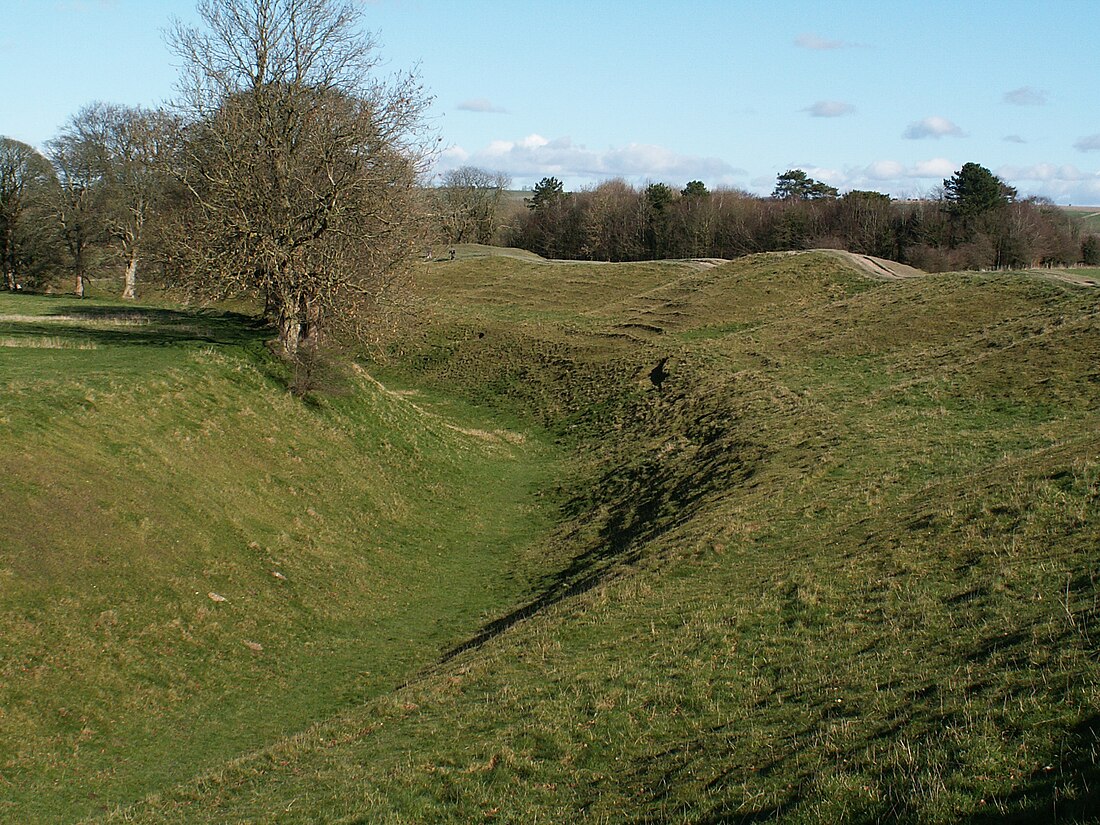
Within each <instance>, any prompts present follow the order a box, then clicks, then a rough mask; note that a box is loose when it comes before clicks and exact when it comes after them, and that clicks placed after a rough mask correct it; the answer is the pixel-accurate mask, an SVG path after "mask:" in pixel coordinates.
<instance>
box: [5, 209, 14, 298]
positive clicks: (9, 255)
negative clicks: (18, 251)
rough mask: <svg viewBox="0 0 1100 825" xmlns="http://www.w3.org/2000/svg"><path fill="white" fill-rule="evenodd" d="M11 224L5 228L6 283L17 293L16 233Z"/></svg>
mask: <svg viewBox="0 0 1100 825" xmlns="http://www.w3.org/2000/svg"><path fill="white" fill-rule="evenodd" d="M10 224H11V222H10V221H9V222H8V226H6V227H4V281H5V283H7V285H8V289H9V290H10V291H12V292H15V233H14V232H12V229H11V225H10Z"/></svg>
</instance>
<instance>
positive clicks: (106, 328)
mask: <svg viewBox="0 0 1100 825" xmlns="http://www.w3.org/2000/svg"><path fill="white" fill-rule="evenodd" d="M40 317H41V320H37V319H33V320H32V319H31V318H29V317H28V318H20V320H17V321H0V333H4V334H8V335H17V336H20V337H24V336H25V337H27V338H34V337H42V338H72V339H74V340H79V341H81V342H87V343H91V344H96V345H101V346H170V345H177V344H189V343H201V344H216V345H221V346H245V345H249V344H255V343H258V342H261V341H263V340H264V339H265V338H267V337H268V336H269V335H270V328H269V327H268V326H267V325H266V324H265V323H264V322H263V320H262V319H260V318H257V317H254V316H250V315H244V314H241V313H237V312H224V311H218V310H210V309H194V310H176V309H161V308H156V307H140V306H134V307H129V306H103V305H88V304H81V303H71V302H70V303H59V304H58V305H57V306H56V307H54V308H53V310H52V311H51V312H49V313H46V314H44V315H42V316H40ZM51 319H54V320H51Z"/></svg>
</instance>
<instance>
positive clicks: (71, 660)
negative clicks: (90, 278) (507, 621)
mask: <svg viewBox="0 0 1100 825" xmlns="http://www.w3.org/2000/svg"><path fill="white" fill-rule="evenodd" d="M265 334H266V333H265V332H264V331H263V330H261V329H258V328H256V327H255V325H254V324H253V323H252V322H251V321H250V320H249V319H247V318H244V317H240V316H233V315H227V314H211V313H197V312H184V311H173V310H164V309H155V308H149V307H133V306H119V305H113V304H109V303H104V302H75V301H72V300H70V299H62V298H45V297H34V296H7V295H5V296H0V511H2V512H3V517H2V519H0V522H2V524H3V530H2V535H0V639H2V640H3V643H2V645H0V788H2V790H0V821H3V822H22V823H29V822H71V821H75V820H77V819H79V818H80V817H81V816H82V815H89V814H93V813H95V812H102V811H103V810H106V809H108V808H109V807H113V806H114V805H117V804H120V803H125V802H130V801H132V800H134V799H137V798H140V797H142V796H145V795H147V794H149V793H152V792H155V791H158V790H161V789H163V788H164V787H168V786H171V785H174V784H176V783H178V782H182V781H184V780H186V779H188V778H189V777H191V776H193V775H195V774H196V773H200V772H202V771H205V770H210V769H213V768H215V767H217V766H219V765H222V764H224V763H225V762H226V761H227V760H229V759H232V758H235V757H237V756H239V755H241V754H242V753H245V752H248V751H252V750H255V749H256V748H259V747H263V746H265V745H267V744H269V743H271V742H272V741H275V740H277V739H279V738H282V737H284V736H287V735H289V734H293V733H295V732H296V731H298V730H300V729H302V728H303V727H305V726H307V725H309V724H310V723H312V722H313V721H315V720H316V719H318V718H325V717H327V716H329V715H331V714H333V713H335V712H337V711H339V710H340V709H342V708H344V707H347V706H349V705H352V704H355V703H358V702H361V701H363V700H364V699H368V698H370V697H373V696H376V695H378V694H380V693H385V692H388V691H390V690H392V689H393V688H394V687H395V686H396V685H400V684H401V683H402V682H403V681H405V680H406V679H408V678H409V677H410V676H412V675H413V674H415V673H416V672H417V670H418V669H419V668H420V667H422V666H423V665H424V664H426V663H429V662H431V661H433V660H435V659H436V658H437V657H438V656H439V654H440V651H441V650H445V649H447V648H448V647H450V646H452V645H454V644H456V643H458V642H460V641H461V640H463V639H465V638H466V637H468V636H469V635H470V634H471V633H473V632H476V629H477V627H478V626H479V624H480V623H481V621H482V620H483V616H484V615H485V614H487V613H490V612H493V611H496V610H499V609H500V608H501V605H502V604H503V605H508V604H511V603H512V602H514V601H515V600H516V599H517V598H519V597H520V596H521V595H523V594H524V593H526V592H527V582H528V579H529V578H530V576H531V574H532V571H533V570H535V569H536V568H535V567H534V562H535V561H536V560H534V559H532V558H530V557H527V556H525V555H524V552H523V550H524V548H525V547H526V545H527V543H528V542H529V541H530V539H531V538H532V537H533V536H534V535H537V534H538V533H539V532H540V531H542V530H543V529H544V527H545V526H546V524H547V517H546V515H545V513H544V510H545V507H544V506H543V505H542V504H541V503H540V500H539V499H538V498H537V495H536V494H537V491H538V490H539V489H540V488H542V487H544V486H545V479H546V477H547V476H548V474H549V473H550V472H551V470H552V468H553V466H554V464H553V461H554V459H553V456H554V451H553V450H551V449H548V448H547V447H546V446H545V445H544V444H542V443H540V441H539V440H538V438H537V437H525V438H521V437H518V436H516V435H515V434H513V433H512V432H511V431H508V430H505V429H502V428H501V427H500V426H499V425H497V424H493V423H492V422H487V421H485V420H483V416H472V415H471V414H470V412H469V411H468V410H460V409H457V408H454V407H453V406H452V407H451V408H450V409H449V414H448V415H447V416H443V415H440V414H437V413H435V412H433V411H432V410H431V409H429V405H428V404H427V401H426V400H425V399H422V398H420V399H418V398H412V397H409V396H401V395H398V394H395V393H392V392H389V391H386V390H384V389H383V388H380V387H379V386H378V385H376V384H375V383H373V382H372V381H371V380H369V379H368V378H365V377H362V376H357V375H356V374H352V375H350V376H349V377H348V378H347V379H346V381H345V383H344V385H343V387H342V389H341V390H340V392H338V393H337V394H333V395H329V396H326V397H322V398H313V399H305V400H303V399H299V398H295V397H293V396H291V395H290V394H289V393H288V392H287V390H286V389H285V387H286V376H284V375H282V368H281V366H280V365H279V364H278V363H277V362H276V361H275V360H274V359H272V358H270V356H268V355H267V354H266V350H265V349H264V347H263V345H262V338H263V337H264V335H265ZM311 402H312V403H311ZM536 435H537V434H536Z"/></svg>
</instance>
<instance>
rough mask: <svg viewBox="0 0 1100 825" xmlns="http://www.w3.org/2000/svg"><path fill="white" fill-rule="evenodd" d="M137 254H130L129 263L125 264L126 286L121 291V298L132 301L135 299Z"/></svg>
mask: <svg viewBox="0 0 1100 825" xmlns="http://www.w3.org/2000/svg"><path fill="white" fill-rule="evenodd" d="M137 266H138V256H137V252H136V251H134V252H131V253H130V262H129V263H128V264H126V286H125V288H124V289H123V290H122V297H123V298H124V299H126V300H129V301H132V300H134V299H135V298H137Z"/></svg>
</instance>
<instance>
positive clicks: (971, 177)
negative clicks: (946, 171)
mask: <svg viewBox="0 0 1100 825" xmlns="http://www.w3.org/2000/svg"><path fill="white" fill-rule="evenodd" d="M943 199H944V201H946V202H947V209H948V211H949V212H951V213H952V214H954V215H958V216H960V217H964V218H973V217H977V216H979V215H982V214H984V213H986V212H989V211H991V210H994V209H997V208H998V207H1001V206H1005V205H1006V204H1009V203H1011V202H1012V201H1014V200H1015V199H1016V190H1015V189H1013V188H1012V187H1011V186H1009V185H1008V184H1006V183H1005V182H1004V181H1003V180H1001V179H1000V178H999V177H997V176H996V175H994V174H993V173H992V172H990V171H989V170H988V169H986V168H985V167H984V166H981V165H979V164H977V163H966V164H963V167H962V169H960V170H959V171H957V172H956V173H955V174H954V175H952V176H951V177H950V178H947V179H946V180H944V182H943Z"/></svg>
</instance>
